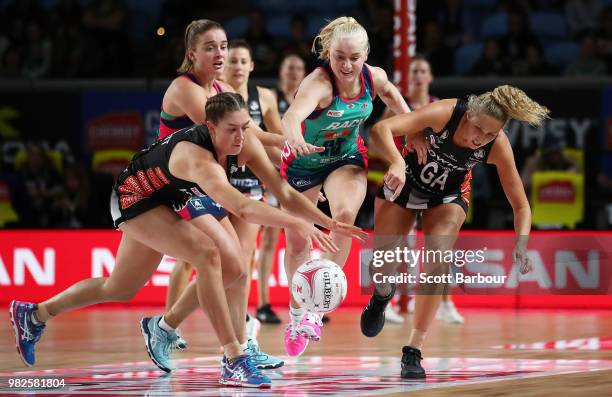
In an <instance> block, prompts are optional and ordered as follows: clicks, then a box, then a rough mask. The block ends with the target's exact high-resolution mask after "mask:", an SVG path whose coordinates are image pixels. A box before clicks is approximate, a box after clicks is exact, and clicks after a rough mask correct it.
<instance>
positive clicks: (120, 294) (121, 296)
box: [102, 278, 138, 302]
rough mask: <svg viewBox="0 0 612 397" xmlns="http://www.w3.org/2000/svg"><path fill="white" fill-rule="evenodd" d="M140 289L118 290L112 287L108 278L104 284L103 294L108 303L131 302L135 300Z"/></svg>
mask: <svg viewBox="0 0 612 397" xmlns="http://www.w3.org/2000/svg"><path fill="white" fill-rule="evenodd" d="M137 292H138V289H133V288H126V287H124V288H117V287H115V286H113V285H111V284H110V283H109V281H108V278H107V279H105V280H104V284H102V293H103V295H104V298H105V299H104V300H105V301H106V302H129V301H131V300H132V298H134V296H135V295H136V293H137Z"/></svg>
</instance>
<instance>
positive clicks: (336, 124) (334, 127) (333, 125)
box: [323, 119, 365, 130]
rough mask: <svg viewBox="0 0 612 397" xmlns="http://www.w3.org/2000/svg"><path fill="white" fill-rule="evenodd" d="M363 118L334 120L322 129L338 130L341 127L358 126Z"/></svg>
mask: <svg viewBox="0 0 612 397" xmlns="http://www.w3.org/2000/svg"><path fill="white" fill-rule="evenodd" d="M364 120H365V119H354V120H348V121H345V122H343V123H341V122H339V121H334V122H331V123H329V125H328V126H327V127H325V128H323V130H339V129H341V128H353V127H357V126H359V125H360V124H361V123H362V122H363V121H364Z"/></svg>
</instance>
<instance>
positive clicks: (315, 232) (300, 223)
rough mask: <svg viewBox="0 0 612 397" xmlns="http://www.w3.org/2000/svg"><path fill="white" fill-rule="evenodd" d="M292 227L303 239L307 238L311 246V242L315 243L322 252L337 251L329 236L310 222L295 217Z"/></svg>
mask: <svg viewBox="0 0 612 397" xmlns="http://www.w3.org/2000/svg"><path fill="white" fill-rule="evenodd" d="M292 229H293V230H294V231H295V232H296V233H297V234H299V235H300V237H302V238H303V239H304V240H307V241H308V242H309V244H310V245H311V246H312V245H313V243H317V245H318V246H319V248H321V250H322V251H324V252H338V250H339V248H338V246H337V245H336V244H335V243H334V242H333V240H332V239H331V237H330V236H329V235H328V234H325V233H323V232H322V231H320V230H319V229H317V228H316V227H315V226H314V225H313V224H312V223H308V222H306V221H304V220H302V219H297V218H296V221H295V224H294V226H293V227H292Z"/></svg>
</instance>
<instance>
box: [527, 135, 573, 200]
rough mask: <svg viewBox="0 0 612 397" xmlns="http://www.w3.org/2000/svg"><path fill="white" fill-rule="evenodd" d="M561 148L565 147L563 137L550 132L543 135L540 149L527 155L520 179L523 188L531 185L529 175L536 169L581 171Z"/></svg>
mask: <svg viewBox="0 0 612 397" xmlns="http://www.w3.org/2000/svg"><path fill="white" fill-rule="evenodd" d="M563 149H565V142H564V141H563V139H560V138H559V137H557V136H555V135H553V134H550V133H548V134H546V135H545V136H544V140H543V142H542V145H541V146H540V151H539V152H538V153H535V154H534V155H533V156H531V157H529V158H528V159H527V161H525V165H524V166H523V170H522V172H521V180H522V181H523V186H525V189H529V188H530V187H531V177H532V176H533V173H534V172H536V171H566V172H580V171H581V170H580V167H579V166H578V164H577V163H576V162H575V161H574V160H573V159H571V158H569V157H567V156H566V155H565V153H564V152H563Z"/></svg>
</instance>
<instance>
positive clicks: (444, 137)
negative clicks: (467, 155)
mask: <svg viewBox="0 0 612 397" xmlns="http://www.w3.org/2000/svg"><path fill="white" fill-rule="evenodd" d="M446 138H448V130H446V131H444V132H443V133H442V135H440V139H446Z"/></svg>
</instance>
